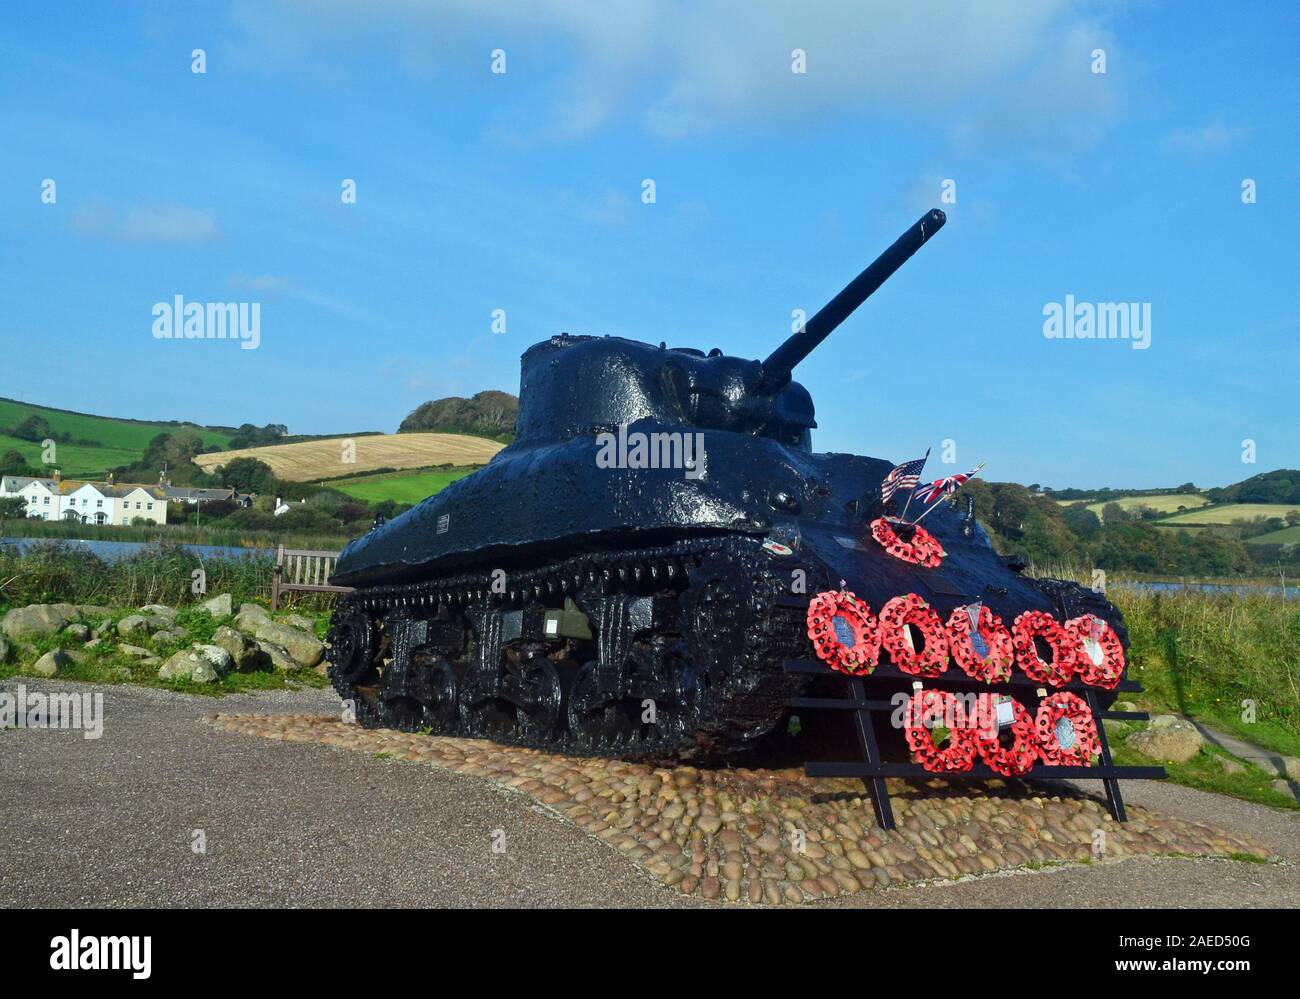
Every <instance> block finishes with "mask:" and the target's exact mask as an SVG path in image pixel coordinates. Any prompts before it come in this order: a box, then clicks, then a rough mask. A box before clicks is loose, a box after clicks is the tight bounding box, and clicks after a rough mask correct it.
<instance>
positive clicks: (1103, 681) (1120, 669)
mask: <svg viewBox="0 0 1300 999" xmlns="http://www.w3.org/2000/svg"><path fill="white" fill-rule="evenodd" d="M1065 631H1066V633H1067V634H1068V635H1069V636H1070V637H1071V638H1072V639H1073V640H1074V643H1075V648H1074V652H1075V661H1076V663H1077V666H1078V671H1079V678H1080V679H1081V680H1083V682H1084V683H1086V684H1089V685H1090V686H1093V687H1105V688H1106V689H1107V690H1114V689H1115V688H1116V687H1118V686H1119V682H1120V680H1121V679H1123V677H1124V643H1123V642H1121V641H1120V640H1119V635H1117V634H1115V629H1114V628H1112V627H1111V626H1110V622H1109V621H1104V620H1102V619H1101V618H1099V617H1097V615H1095V614H1084V615H1083V616H1082V617H1076V618H1072V619H1071V620H1069V621H1066V622H1065Z"/></svg>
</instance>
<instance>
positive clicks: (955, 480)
mask: <svg viewBox="0 0 1300 999" xmlns="http://www.w3.org/2000/svg"><path fill="white" fill-rule="evenodd" d="M983 467H984V462H982V461H981V462H980V463H979V464H978V465H976V466H975V467H974V468H973V469H971V470H970V471H969V472H967V473H966V474H965V475H961V474H958V475H945V476H944V477H943V478H942V479H935V480H934V481H933V482H927V483H926V484H925V485H923V486H918V487H917V490H916V493H915V494H914V495H915V496H916V498H917V499H918V500H920V501H921V502H922V503H929V502H930V500H932V499H938V498H939V497H941V496H951V495H952V494H953V493H955V492H956V491H957V490H958V489H960V488H961V487H962V486H964V485H965V484H966V483H967V482H969V481H970V480H971V479H972V478H974V477H975V476H976V475H978V474H979V470H980V469H981V468H983Z"/></svg>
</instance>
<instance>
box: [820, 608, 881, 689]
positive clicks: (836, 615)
mask: <svg viewBox="0 0 1300 999" xmlns="http://www.w3.org/2000/svg"><path fill="white" fill-rule="evenodd" d="M808 637H809V638H810V639H812V643H813V650H814V651H815V652H816V653H817V658H818V659H820V660H822V661H823V662H824V663H826V665H828V666H829V667H830V668H831V669H833V670H837V671H839V672H840V673H849V674H851V675H854V676H866V675H867V674H869V673H870V672H871V671H872V670H874V669H875V668H876V663H877V662H879V660H880V626H879V625H878V624H877V623H876V619H875V618H873V617H872V616H871V608H870V607H868V606H867V605H866V604H864V603H863V602H862V601H861V600H859V599H858V598H857V597H855V596H854V595H853V594H852V593H849V592H847V591H845V590H828V591H827V592H825V593H819V594H817V596H815V597H813V599H812V602H811V603H810V604H809V605H808Z"/></svg>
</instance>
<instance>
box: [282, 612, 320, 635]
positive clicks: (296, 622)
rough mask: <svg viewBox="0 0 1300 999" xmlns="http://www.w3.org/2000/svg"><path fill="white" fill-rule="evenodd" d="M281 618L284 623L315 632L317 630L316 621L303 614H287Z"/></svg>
mask: <svg viewBox="0 0 1300 999" xmlns="http://www.w3.org/2000/svg"><path fill="white" fill-rule="evenodd" d="M280 620H281V622H283V623H284V624H291V625H293V626H294V627H295V628H301V629H302V630H303V631H310V632H315V630H316V622H315V621H313V620H312V619H311V618H309V617H303V616H302V615H301V614H286V615H285V616H284V617H282V618H280Z"/></svg>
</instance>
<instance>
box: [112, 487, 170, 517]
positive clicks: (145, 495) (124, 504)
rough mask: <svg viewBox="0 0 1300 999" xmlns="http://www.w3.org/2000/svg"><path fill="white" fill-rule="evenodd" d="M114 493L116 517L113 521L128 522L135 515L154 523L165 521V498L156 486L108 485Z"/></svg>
mask: <svg viewBox="0 0 1300 999" xmlns="http://www.w3.org/2000/svg"><path fill="white" fill-rule="evenodd" d="M109 488H110V489H111V490H112V491H114V492H115V493H118V494H119V495H115V496H114V497H113V499H114V502H115V504H116V505H115V506H114V508H113V512H114V514H115V516H116V517H117V519H116V521H115V523H118V524H130V523H132V522H133V521H134V520H135V519H136V518H137V517H142V518H144V519H145V520H151V521H153V522H154V523H155V524H165V523H167V498H166V496H165V495H163V492H162V490H161V489H159V488H158V487H157V486H137V485H131V484H130V483H123V484H122V485H120V486H110V487H109Z"/></svg>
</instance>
